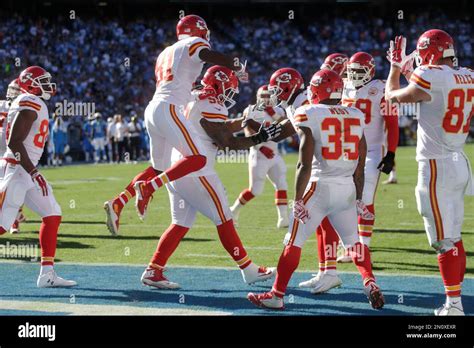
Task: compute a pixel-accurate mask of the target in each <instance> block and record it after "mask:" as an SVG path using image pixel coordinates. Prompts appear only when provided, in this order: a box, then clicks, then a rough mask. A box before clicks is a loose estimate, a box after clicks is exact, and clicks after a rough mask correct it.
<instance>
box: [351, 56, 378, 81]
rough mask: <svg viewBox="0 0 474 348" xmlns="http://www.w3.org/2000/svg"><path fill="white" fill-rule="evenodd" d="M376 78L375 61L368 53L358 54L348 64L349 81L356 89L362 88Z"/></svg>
mask: <svg viewBox="0 0 474 348" xmlns="http://www.w3.org/2000/svg"><path fill="white" fill-rule="evenodd" d="M374 76H375V60H374V57H372V56H371V55H370V54H368V53H366V52H357V53H356V54H354V55H353V56H352V57H351V58H350V59H349V62H348V63H347V79H348V80H349V82H351V83H352V85H353V86H354V87H361V86H363V85H365V84H366V83H367V82H369V81H370V80H372V79H373V78H374Z"/></svg>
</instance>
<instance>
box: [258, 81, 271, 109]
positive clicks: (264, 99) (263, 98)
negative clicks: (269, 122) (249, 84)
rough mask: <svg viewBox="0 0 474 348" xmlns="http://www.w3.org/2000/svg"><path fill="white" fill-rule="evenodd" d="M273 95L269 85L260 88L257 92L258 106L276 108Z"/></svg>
mask: <svg viewBox="0 0 474 348" xmlns="http://www.w3.org/2000/svg"><path fill="white" fill-rule="evenodd" d="M270 97H271V94H270V91H269V90H268V85H263V86H260V88H259V89H258V90H257V105H258V106H262V107H267V106H274V105H273V104H272V100H271V98H270Z"/></svg>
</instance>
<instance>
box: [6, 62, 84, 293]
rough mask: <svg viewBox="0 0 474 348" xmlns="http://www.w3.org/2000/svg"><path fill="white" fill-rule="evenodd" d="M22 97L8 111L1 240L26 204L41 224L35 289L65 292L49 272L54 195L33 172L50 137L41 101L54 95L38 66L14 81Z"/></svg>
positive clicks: (55, 223) (56, 212)
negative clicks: (59, 288)
mask: <svg viewBox="0 0 474 348" xmlns="http://www.w3.org/2000/svg"><path fill="white" fill-rule="evenodd" d="M18 84H19V86H20V90H21V92H22V93H21V94H20V95H19V96H18V97H17V98H15V100H14V101H13V103H12V104H11V106H10V109H9V111H8V117H7V128H6V139H7V150H6V152H5V154H4V156H3V158H2V159H1V161H0V235H1V234H4V233H5V232H6V231H7V230H8V229H9V228H10V227H11V225H12V224H13V222H14V221H15V218H16V217H17V214H18V210H19V209H20V207H21V206H22V205H23V204H25V205H26V206H27V207H28V208H30V209H31V210H33V211H34V212H36V213H37V214H38V215H40V216H41V218H42V223H41V226H40V230H39V240H40V246H41V272H40V275H39V277H38V281H37V286H38V287H40V288H43V287H69V286H74V285H76V282H74V281H70V280H65V279H62V278H60V277H58V276H57V275H56V272H55V271H54V268H53V265H54V256H55V253H56V244H57V234H58V229H59V225H60V223H61V208H60V207H59V205H58V203H57V202H56V199H55V198H54V195H53V190H52V188H51V186H50V185H49V184H48V182H47V181H46V179H45V178H44V177H43V175H42V174H41V173H40V172H39V171H38V168H37V167H36V166H37V165H38V161H39V160H40V158H41V155H42V153H43V149H44V145H45V142H46V138H47V136H48V132H49V114H48V108H47V106H46V104H45V102H44V100H49V99H50V98H51V97H52V96H53V95H54V94H55V92H56V86H55V84H54V83H51V75H50V74H49V73H48V72H47V71H46V70H44V69H43V68H41V67H39V66H31V67H29V68H27V69H25V70H23V71H22V72H21V74H20V76H19V77H18Z"/></svg>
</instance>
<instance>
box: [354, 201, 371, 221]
mask: <svg viewBox="0 0 474 348" xmlns="http://www.w3.org/2000/svg"><path fill="white" fill-rule="evenodd" d="M356 207H357V215H359V216H360V217H361V218H362V219H364V220H374V219H375V215H374V214H372V213H371V212H370V211H369V209H367V206H366V205H365V203H364V202H362V200H361V199H358V200H357V201H356Z"/></svg>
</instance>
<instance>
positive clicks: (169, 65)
mask: <svg viewBox="0 0 474 348" xmlns="http://www.w3.org/2000/svg"><path fill="white" fill-rule="evenodd" d="M176 35H177V38H178V41H177V42H176V43H174V44H173V45H171V46H168V47H167V48H165V49H164V50H163V51H162V52H161V53H160V55H159V56H158V58H157V60H156V66H155V77H156V91H155V95H154V96H153V99H152V100H151V101H150V103H149V104H148V106H147V108H146V110H145V126H146V129H147V132H148V135H149V138H150V151H151V166H150V167H148V168H146V169H145V170H144V171H142V172H141V173H139V174H138V175H137V176H136V177H135V178H133V180H132V181H131V182H130V183H129V184H128V185H127V187H126V188H125V189H124V191H123V192H121V193H120V194H119V195H118V196H117V197H115V198H114V199H111V200H109V201H107V202H105V203H104V209H105V211H106V216H107V220H106V224H107V227H108V229H109V231H110V232H111V233H112V235H117V234H118V233H119V223H120V214H121V212H122V209H123V207H124V206H125V204H127V202H128V201H129V200H130V199H131V198H133V197H135V198H136V201H135V208H136V211H137V214H138V216H139V218H140V219H141V220H144V219H145V216H146V209H147V207H148V203H149V201H150V199H151V197H152V194H153V192H154V191H155V190H157V189H158V188H159V187H161V186H163V185H164V184H166V183H168V182H170V181H173V180H176V179H178V178H180V177H182V176H185V175H187V174H189V173H192V172H194V171H197V170H199V169H201V168H203V167H204V166H205V164H206V157H205V156H203V155H202V154H201V153H200V151H201V150H200V147H201V145H200V144H199V140H198V139H197V140H196V139H195V138H196V134H195V129H194V128H193V127H192V126H190V125H189V122H188V121H187V120H186V119H185V117H184V114H183V112H184V109H185V107H186V105H187V104H188V103H189V102H190V101H192V100H193V96H192V93H191V91H192V87H193V85H194V83H195V81H196V79H197V78H198V76H199V75H200V74H201V71H202V68H203V66H204V63H210V64H216V65H221V66H226V67H228V68H229V69H231V70H233V71H235V72H236V75H237V77H238V78H239V80H241V81H247V80H248V74H247V73H246V71H245V64H242V63H239V62H238V59H236V58H234V57H231V56H227V55H225V54H222V53H219V52H216V51H213V50H211V46H210V31H209V29H208V28H207V24H206V22H205V21H204V19H202V18H201V17H199V16H196V15H188V16H185V17H183V18H181V20H180V21H179V22H178V24H177V26H176ZM236 62H237V63H238V64H236ZM173 148H175V149H177V150H178V151H179V152H180V153H182V154H183V158H182V159H181V161H178V162H176V163H174V164H173V166H172V167H171V168H170V164H171V151H172V149H173ZM137 189H138V191H137ZM137 192H138V194H137Z"/></svg>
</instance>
